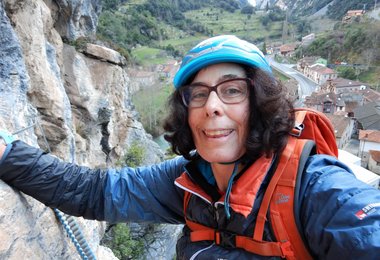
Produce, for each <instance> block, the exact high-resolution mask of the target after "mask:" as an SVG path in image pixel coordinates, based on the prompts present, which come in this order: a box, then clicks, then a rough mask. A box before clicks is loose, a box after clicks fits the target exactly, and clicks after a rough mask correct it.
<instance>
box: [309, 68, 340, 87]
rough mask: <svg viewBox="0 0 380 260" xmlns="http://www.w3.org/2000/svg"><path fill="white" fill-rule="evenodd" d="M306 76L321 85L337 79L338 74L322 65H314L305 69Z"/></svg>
mask: <svg viewBox="0 0 380 260" xmlns="http://www.w3.org/2000/svg"><path fill="white" fill-rule="evenodd" d="M304 74H305V75H306V76H307V77H308V78H310V79H311V80H313V81H314V82H316V83H317V84H319V85H322V84H324V83H325V82H326V81H327V80H331V79H336V78H337V77H338V73H337V72H336V71H334V70H332V69H330V68H328V67H326V66H324V65H322V64H313V65H311V66H309V67H305V69H304Z"/></svg>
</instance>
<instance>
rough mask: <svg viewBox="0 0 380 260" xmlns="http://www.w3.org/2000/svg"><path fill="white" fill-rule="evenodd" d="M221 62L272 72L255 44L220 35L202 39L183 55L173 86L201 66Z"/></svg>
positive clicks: (184, 81)
mask: <svg viewBox="0 0 380 260" xmlns="http://www.w3.org/2000/svg"><path fill="white" fill-rule="evenodd" d="M222 62H232V63H239V64H245V65H248V66H252V67H256V68H259V69H262V70H264V71H266V72H269V73H272V70H271V68H270V66H269V63H268V61H267V60H266V59H265V57H264V54H263V53H262V52H261V51H260V50H259V49H258V48H257V47H256V46H255V45H253V44H252V43H249V42H247V41H244V40H241V39H239V38H238V37H236V36H234V35H221V36H216V37H212V38H209V39H207V40H204V41H202V42H201V43H199V44H198V45H196V46H195V47H194V48H192V49H191V50H190V51H189V52H188V53H187V54H186V55H185V57H184V58H183V59H182V64H181V67H180V68H179V70H178V71H177V73H176V75H175V77H174V81H173V83H174V87H175V88H179V87H181V86H182V85H184V84H185V83H186V81H187V80H188V79H189V78H190V77H191V76H193V75H194V74H195V73H197V72H198V71H199V70H201V69H202V68H204V67H207V66H208V65H211V64H216V63H222Z"/></svg>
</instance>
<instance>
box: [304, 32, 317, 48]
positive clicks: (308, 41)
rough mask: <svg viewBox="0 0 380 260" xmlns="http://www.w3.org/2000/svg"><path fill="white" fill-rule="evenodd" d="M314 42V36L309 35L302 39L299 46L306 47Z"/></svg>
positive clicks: (312, 34)
mask: <svg viewBox="0 0 380 260" xmlns="http://www.w3.org/2000/svg"><path fill="white" fill-rule="evenodd" d="M314 40H315V34H314V33H311V34H308V35H306V36H304V37H302V41H301V45H302V46H308V45H310V44H311V43H312V42H313V41H314Z"/></svg>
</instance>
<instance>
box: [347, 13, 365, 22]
mask: <svg viewBox="0 0 380 260" xmlns="http://www.w3.org/2000/svg"><path fill="white" fill-rule="evenodd" d="M364 14H365V10H348V11H347V13H346V15H345V16H343V18H342V22H343V23H350V22H352V20H353V19H354V18H356V17H362V16H363V15H364Z"/></svg>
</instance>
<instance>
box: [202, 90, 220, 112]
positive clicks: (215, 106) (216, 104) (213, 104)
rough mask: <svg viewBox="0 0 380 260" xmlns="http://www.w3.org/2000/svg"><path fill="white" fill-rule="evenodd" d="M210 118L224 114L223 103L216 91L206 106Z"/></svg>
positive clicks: (210, 96) (209, 97)
mask: <svg viewBox="0 0 380 260" xmlns="http://www.w3.org/2000/svg"><path fill="white" fill-rule="evenodd" d="M204 109H205V111H206V115H207V116H208V117H212V116H220V115H222V114H223V102H222V100H220V99H219V97H218V95H217V94H216V92H215V91H211V92H210V95H209V96H208V99H207V102H206V104H205V105H204Z"/></svg>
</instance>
